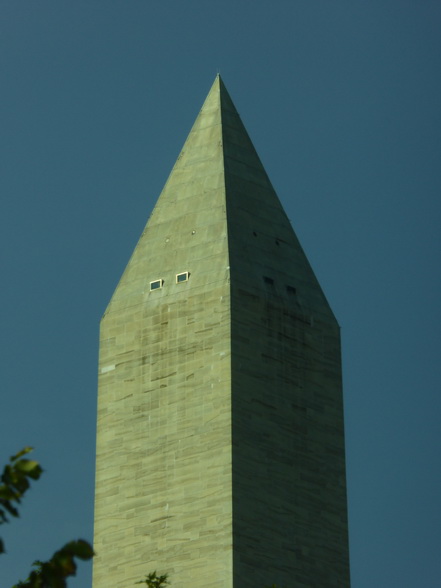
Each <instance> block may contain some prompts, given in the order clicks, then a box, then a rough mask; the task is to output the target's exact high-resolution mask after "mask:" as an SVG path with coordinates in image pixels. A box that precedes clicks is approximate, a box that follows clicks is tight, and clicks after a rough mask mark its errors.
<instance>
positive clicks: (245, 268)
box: [108, 75, 330, 312]
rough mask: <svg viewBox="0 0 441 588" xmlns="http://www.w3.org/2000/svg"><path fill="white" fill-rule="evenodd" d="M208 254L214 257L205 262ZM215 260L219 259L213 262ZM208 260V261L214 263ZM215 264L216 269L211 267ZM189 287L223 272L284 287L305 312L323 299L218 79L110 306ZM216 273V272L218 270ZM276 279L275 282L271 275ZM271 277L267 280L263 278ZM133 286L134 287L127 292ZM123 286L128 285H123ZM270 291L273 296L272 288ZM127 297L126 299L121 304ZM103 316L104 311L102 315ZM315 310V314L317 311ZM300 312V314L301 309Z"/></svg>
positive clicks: (248, 285) (253, 283) (241, 281)
mask: <svg viewBox="0 0 441 588" xmlns="http://www.w3.org/2000/svg"><path fill="white" fill-rule="evenodd" d="M213 256H214V257H213ZM219 256H220V257H219ZM215 258H216V261H215ZM218 263H219V265H218ZM195 264H196V265H198V272H197V276H198V279H197V280H196V279H195V280H193V285H194V286H196V285H200V286H202V285H203V284H206V283H207V281H208V282H212V280H213V279H214V275H213V273H214V272H218V275H219V272H221V273H222V272H225V271H227V270H228V271H229V272H231V284H232V287H241V288H245V289H247V290H252V291H255V290H257V291H260V290H261V288H262V275H265V276H267V277H270V279H271V280H273V282H274V284H276V282H278V283H280V284H283V286H282V290H281V291H280V292H279V294H281V293H282V291H283V295H285V294H286V287H287V285H289V284H294V285H293V286H291V287H292V288H294V289H295V290H296V292H297V293H298V297H297V302H298V303H299V304H300V305H301V304H302V302H301V300H302V299H303V300H304V301H305V304H306V300H307V305H308V307H311V304H312V306H315V302H316V303H317V304H319V305H320V306H323V304H324V306H325V307H327V310H328V311H329V312H330V309H329V307H328V305H327V302H326V300H325V297H324V296H323V293H322V291H321V289H320V286H319V284H318V282H317V280H316V278H315V276H314V273H313V272H312V270H311V268H310V265H309V263H308V261H307V259H306V257H305V255H304V253H303V250H302V248H301V246H300V244H299V242H298V240H297V237H296V235H295V234H294V231H293V229H292V227H291V224H290V222H289V220H288V218H287V216H286V214H285V212H284V210H283V207H282V205H281V203H280V201H279V199H278V197H277V195H276V193H275V191H274V189H273V187H272V185H271V182H270V180H269V178H268V176H267V174H266V172H265V169H264V168H263V165H262V163H261V161H260V159H259V157H258V155H257V152H256V150H255V148H254V146H253V144H252V142H251V140H250V138H249V136H248V133H247V131H246V129H245V127H244V125H243V123H242V121H241V119H240V116H239V114H238V112H237V110H236V108H235V106H234V104H233V102H232V100H231V98H230V96H229V94H228V92H227V90H226V88H225V85H224V83H223V81H222V79H221V78H220V76H219V75H218V76H217V77H216V79H215V81H214V83H213V85H212V87H211V89H210V92H209V93H208V96H207V98H206V100H205V102H204V104H203V106H202V108H201V110H200V112H199V114H198V116H197V118H196V121H195V123H194V125H193V127H192V129H191V131H190V133H189V135H188V137H187V140H186V142H185V144H184V146H183V148H182V151H181V153H180V155H179V157H178V159H177V161H176V163H175V165H174V167H173V169H172V171H171V173H170V176H169V178H168V180H167V182H166V184H165V186H164V189H163V191H162V193H161V195H160V197H159V199H158V201H157V204H156V206H155V208H154V210H153V212H152V214H151V217H150V219H149V221H148V223H147V225H146V228H145V230H144V233H143V235H142V236H141V239H140V241H139V242H138V245H137V247H136V249H135V251H134V254H133V256H132V258H131V260H130V262H129V264H128V266H127V268H126V272H125V274H124V280H122V281H121V282H120V285H119V287H118V288H117V290H116V292H115V294H114V296H113V298H112V302H111V306H112V305H113V304H114V303H116V301H117V300H119V301H120V302H121V303H123V304H129V305H130V304H133V303H134V299H133V296H136V294H141V293H142V292H146V290H147V289H148V284H149V283H150V281H151V280H154V279H156V277H159V278H161V279H165V278H164V277H163V276H164V275H165V274H167V273H168V274H169V276H170V278H169V279H172V276H173V274H174V273H178V272H179V271H180V269H182V268H185V267H187V268H190V267H192V268H193V270H194V269H195V267H196V266H195ZM221 268H223V269H221ZM275 274H278V276H279V277H278V280H277V281H276V280H275V277H274V275H275ZM271 276H273V277H271ZM133 280H135V281H136V282H137V285H136V287H134V283H133ZM128 282H130V285H129V284H128ZM274 292H275V293H276V294H277V285H276V287H275V290H274ZM128 298H130V300H129V299H128ZM108 310H110V308H109V309H108ZM322 310H323V309H322ZM305 312H306V311H305Z"/></svg>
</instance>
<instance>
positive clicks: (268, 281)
mask: <svg viewBox="0 0 441 588" xmlns="http://www.w3.org/2000/svg"><path fill="white" fill-rule="evenodd" d="M263 281H264V282H265V284H270V285H271V286H272V285H273V284H274V280H273V279H272V278H268V276H263Z"/></svg>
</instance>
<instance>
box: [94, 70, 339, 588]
mask: <svg viewBox="0 0 441 588" xmlns="http://www.w3.org/2000/svg"><path fill="white" fill-rule="evenodd" d="M346 512H347V507H346V483H345V458H344V429H343V401H342V390H341V364H340V339H339V327H338V324H337V322H336V320H335V318H334V315H333V313H332V311H331V309H330V307H329V305H328V303H327V301H326V299H325V297H324V294H323V292H322V290H321V288H320V286H319V284H318V282H317V279H316V278H315V276H314V273H313V271H312V269H311V267H310V265H309V263H308V261H307V259H306V257H305V254H304V253H303V250H302V248H301V246H300V244H299V242H298V240H297V237H296V236H295V234H294V232H293V230H292V227H291V225H290V223H289V221H288V219H287V217H286V214H285V212H284V210H283V208H282V206H281V204H280V202H279V200H278V198H277V195H276V194H275V192H274V190H273V188H272V186H271V183H270V181H269V179H268V176H267V175H266V173H265V170H264V169H263V167H262V164H261V162H260V160H259V158H258V156H257V154H256V151H255V149H254V147H253V145H252V143H251V141H250V139H249V137H248V134H247V132H246V130H245V128H244V126H243V124H242V122H241V120H240V118H239V115H238V114H237V111H236V109H235V107H234V105H233V103H232V101H231V99H230V97H229V95H228V93H227V91H226V89H225V86H224V85H223V82H222V80H221V79H220V77H219V76H218V77H217V78H216V80H215V82H214V84H213V86H212V88H211V90H210V92H209V94H208V97H207V99H206V101H205V103H204V105H203V107H202V109H201V111H200V113H199V115H198V117H197V119H196V121H195V123H194V126H193V128H192V130H191V132H190V134H189V136H188V138H187V141H186V142H185V145H184V147H183V149H182V152H181V154H180V155H179V157H178V160H177V162H176V164H175V166H174V168H173V170H172V172H171V174H170V177H169V179H168V180H167V183H166V185H165V187H164V189H163V191H162V193H161V195H160V197H159V199H158V202H157V204H156V206H155V208H154V210H153V212H152V215H151V217H150V219H149V221H148V223H147V226H146V228H145V230H144V232H143V234H142V235H141V238H140V240H139V242H138V244H137V246H136V248H135V251H134V252H133V254H132V257H131V259H130V261H129V263H128V265H127V268H126V270H125V272H124V274H123V276H122V278H121V280H120V282H119V284H118V286H117V288H116V290H115V292H114V294H113V297H112V299H111V301H110V303H109V306H108V307H107V310H106V312H105V314H104V316H103V319H102V321H101V333H100V363H99V395H98V433H97V465H96V496H95V545H94V547H95V550H96V552H97V556H96V559H95V562H94V579H93V586H94V588H109V586H113V587H115V588H123V587H124V588H126V587H127V586H131V585H132V584H133V583H134V582H135V581H136V580H139V579H141V578H142V577H144V576H145V574H147V573H148V572H150V571H153V570H158V572H159V573H165V572H167V573H168V574H169V577H170V581H171V584H172V586H173V588H261V587H262V588H263V586H264V585H269V584H272V583H273V582H274V583H276V584H277V585H278V586H280V587H281V588H294V587H304V588H306V587H308V588H312V587H318V588H333V587H335V588H346V587H348V586H349V558H348V536H347V514H346Z"/></svg>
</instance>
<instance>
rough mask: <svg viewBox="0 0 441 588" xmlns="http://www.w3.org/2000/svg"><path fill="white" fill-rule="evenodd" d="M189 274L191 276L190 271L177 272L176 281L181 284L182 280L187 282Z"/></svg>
mask: <svg viewBox="0 0 441 588" xmlns="http://www.w3.org/2000/svg"><path fill="white" fill-rule="evenodd" d="M188 276H189V273H188V272H183V273H182V274H176V283H177V284H181V283H182V282H187V281H188Z"/></svg>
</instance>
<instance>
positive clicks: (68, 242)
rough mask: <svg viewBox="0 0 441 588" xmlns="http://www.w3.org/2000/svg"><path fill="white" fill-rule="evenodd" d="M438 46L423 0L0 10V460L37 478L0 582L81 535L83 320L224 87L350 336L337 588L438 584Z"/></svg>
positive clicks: (85, 401) (89, 497) (87, 493)
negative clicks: (344, 508)
mask: <svg viewBox="0 0 441 588" xmlns="http://www.w3.org/2000/svg"><path fill="white" fill-rule="evenodd" d="M440 31H441V3H440V2H439V1H438V0H433V1H432V0H414V1H410V0H395V1H392V0H365V1H362V0H351V1H350V0H334V1H332V2H331V1H330V0H285V1H281V0H276V1H274V2H271V3H270V2H267V1H264V0H223V1H222V2H220V1H218V2H214V1H210V0H199V1H196V0H186V1H185V2H184V1H182V0H165V1H163V2H156V1H153V0H128V1H126V2H121V1H115V0H101V1H96V0H87V1H86V0H75V2H72V1H67V0H51V1H47V0H39V2H33V1H30V0H24V1H21V2H17V1H16V0H0V88H1V93H0V125H1V126H0V128H1V134H0V168H1V169H0V189H1V200H0V206H1V213H0V214H1V216H0V223H1V231H0V237H1V276H2V288H1V289H0V309H1V323H0V324H1V338H0V341H1V343H0V344H1V361H2V368H1V370H2V379H3V382H2V384H3V392H2V403H1V411H0V439H1V444H0V450H1V451H0V460H1V462H4V461H5V460H6V459H7V458H8V456H9V455H11V454H12V453H14V452H16V451H17V450H18V449H20V448H21V447H22V446H24V445H28V444H29V445H34V446H35V447H36V452H35V456H36V457H37V458H38V459H39V460H40V461H41V462H42V464H43V466H44V468H45V470H46V472H45V474H44V476H43V477H42V479H41V480H40V481H39V482H38V483H36V484H35V486H34V488H33V489H32V491H31V493H30V494H29V495H28V496H27V497H26V499H25V501H24V504H23V508H22V517H21V519H20V520H18V521H13V522H12V523H11V524H10V525H7V526H3V527H2V529H1V531H2V533H1V534H2V536H3V538H4V539H5V542H6V547H7V550H8V554H7V555H4V556H1V557H0V584H1V586H2V588H3V586H5V587H6V588H7V587H8V586H10V585H11V584H13V583H14V582H15V581H16V580H18V579H19V578H20V577H21V578H24V577H25V575H26V573H27V571H28V570H29V567H30V564H31V562H32V561H33V560H34V559H36V558H40V559H46V558H48V557H49V556H50V555H51V554H52V552H53V551H54V550H55V549H56V548H58V547H59V546H61V545H62V544H63V543H64V542H66V541H67V540H69V539H72V538H76V537H84V538H87V539H91V538H92V524H93V489H94V451H95V415H96V374H97V367H96V365H97V345H98V327H99V320H100V317H101V315H102V313H103V312H104V309H105V307H106V305H107V303H108V301H109V298H110V296H111V294H112V292H113V289H114V287H115V286H116V283H117V281H118V279H119V277H120V275H121V273H122V270H123V268H124V266H125V264H126V262H127V261H128V258H129V256H130V254H131V251H132V249H133V247H134V246H135V243H136V241H137V239H138V237H139V235H140V233H141V231H142V229H143V227H144V224H145V223H146V221H147V218H148V216H149V214H150V212H151V209H152V207H153V205H154V203H155V200H156V198H157V197H158V195H159V193H160V191H161V188H162V186H163V184H164V183H165V180H166V178H167V175H168V173H169V171H170V169H171V167H172V165H173V163H174V161H175V159H176V157H177V155H178V153H179V150H180V148H181V146H182V144H183V142H184V140H185V138H186V136H187V133H188V131H189V130H190V127H191V125H192V123H193V121H194V119H195V117H196V115H197V113H198V111H199V108H200V106H201V105H202V102H203V100H204V98H205V96H206V94H207V92H208V90H209V88H210V86H211V84H212V82H213V80H214V77H215V75H216V73H217V72H218V71H220V73H221V75H222V77H223V79H224V81H225V84H226V86H227V88H228V90H229V92H230V94H231V96H232V98H233V100H234V102H235V104H236V107H237V108H238V110H239V112H240V114H241V116H242V119H243V121H244V123H245V125H246V127H247V129H248V131H249V133H250V135H251V138H252V140H253V141H254V144H255V146H256V149H257V151H258V152H259V154H260V156H261V159H262V161H263V164H264V166H265V167H266V169H267V172H268V174H269V176H270V178H271V179H272V182H273V184H274V186H275V188H276V190H277V192H278V194H279V197H280V199H281V200H282V202H283V204H284V206H285V208H286V210H287V212H288V216H289V217H290V219H291V221H292V223H293V226H294V228H295V230H296V232H297V234H298V236H299V238H300V240H301V242H302V244H303V246H304V249H305V251H306V253H307V255H308V257H309V259H310V261H311V263H312V265H313V267H314V269H315V271H316V274H317V276H318V278H319V280H320V282H321V284H322V286H323V288H324V290H325V293H326V294H327V297H328V299H329V301H330V303H331V305H332V307H333V309H334V311H335V314H336V315H337V317H338V320H339V322H340V324H341V327H342V337H343V360H344V383H345V411H346V431H347V439H346V441H347V466H348V491H349V516H350V545H351V563H352V585H353V588H414V587H415V588H420V587H424V588H438V587H439V586H440V585H441V557H440V551H441V506H440V496H441V471H440V455H441V443H440V441H441V435H440V424H439V422H440V414H441V395H440V381H441V377H440V376H441V373H440V372H441V370H440V364H441V361H440V348H441V341H440V339H441V337H440V332H441V328H440V327H441V320H440V318H441V316H440V315H441V312H440V307H441V304H440V300H441V281H440V220H441V219H440V217H441V204H440V188H441V165H440V155H441V120H440V119H441V115H440V112H441V109H440V105H441V81H440V80H441V76H440V71H441V34H440ZM1 462H0V463H1ZM90 569H91V568H90V566H88V565H87V564H81V566H80V574H79V576H78V579H76V580H74V581H72V582H71V584H70V586H72V588H90V586H91V580H90ZM148 571H149V562H146V573H147V572H148ZM172 581H173V578H172ZM256 588H258V587H256ZM285 588H291V587H285Z"/></svg>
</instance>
